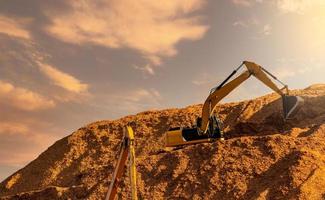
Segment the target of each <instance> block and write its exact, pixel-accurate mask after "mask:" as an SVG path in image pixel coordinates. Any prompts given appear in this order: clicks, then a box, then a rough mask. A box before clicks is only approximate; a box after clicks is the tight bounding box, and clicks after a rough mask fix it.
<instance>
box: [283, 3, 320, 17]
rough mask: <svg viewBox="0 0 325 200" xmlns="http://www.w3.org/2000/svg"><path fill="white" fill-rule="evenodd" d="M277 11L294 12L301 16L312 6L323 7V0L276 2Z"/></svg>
mask: <svg viewBox="0 0 325 200" xmlns="http://www.w3.org/2000/svg"><path fill="white" fill-rule="evenodd" d="M277 5H278V7H279V9H281V10H283V11H284V12H295V13H300V14H303V13H304V12H305V11H306V10H307V9H309V8H311V7H313V6H319V5H323V6H324V5H325V1H324V0H278V1H277Z"/></svg>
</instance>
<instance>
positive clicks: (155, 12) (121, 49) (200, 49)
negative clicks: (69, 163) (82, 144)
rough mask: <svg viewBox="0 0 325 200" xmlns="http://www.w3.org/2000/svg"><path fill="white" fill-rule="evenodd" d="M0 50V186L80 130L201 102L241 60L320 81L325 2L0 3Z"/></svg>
mask: <svg viewBox="0 0 325 200" xmlns="http://www.w3.org/2000/svg"><path fill="white" fill-rule="evenodd" d="M0 51H1V52H0V180H3V179H4V178H6V177H7V176H9V175H10V174H11V173H13V172H14V171H15V170H17V169H19V168H21V167H23V166H24V165H26V164H27V163H28V162H30V161H31V160H33V159H34V158H36V157H37V156H38V155H39V154H40V153H41V152H43V151H44V150H46V148H47V147H48V146H50V145H51V144H53V143H54V142H55V141H56V140H58V139H60V138H62V137H64V136H66V135H69V134H71V133H72V132H73V131H74V130H76V129H78V128H79V127H81V126H84V125H86V124H87V123H90V122H93V121H97V120H103V119H117V118H119V117H122V116H125V115H129V114H135V113H137V112H140V111H145V110H149V109H150V110H151V109H163V108H171V107H185V106H187V105H191V104H197V103H202V102H203V101H204V99H205V98H206V96H207V95H208V93H209V89H210V88H212V87H214V86H215V85H217V84H218V83H220V81H222V80H223V79H224V78H225V77H226V76H227V75H228V74H229V73H231V71H232V70H233V69H234V68H236V67H237V66H239V65H240V64H241V62H242V61H243V60H251V61H255V62H256V63H258V64H260V65H262V66H264V67H265V68H267V69H268V70H269V71H271V72H273V74H275V75H277V76H278V78H280V79H281V80H283V81H284V82H285V83H287V84H288V85H289V87H290V88H294V89H296V88H305V87H307V86H308V85H311V84H313V83H322V82H325V78H324V74H325V56H324V53H325V1H323V0H268V1H267V0H165V1H152V0H138V1H134V0H82V1H74V0H57V1H50V0H29V1H25V0H7V1H5V0H1V1H0ZM268 92H271V91H270V90H269V89H268V88H266V87H265V86H264V85H262V84H261V83H260V82H258V81H257V80H256V79H254V78H252V79H250V80H249V81H247V82H246V83H244V84H243V85H242V86H241V87H239V88H238V89H237V90H236V91H234V92H233V93H232V94H231V95H230V96H229V97H227V99H225V100H224V101H240V100H243V99H248V98H253V97H256V96H259V95H263V94H265V93H268Z"/></svg>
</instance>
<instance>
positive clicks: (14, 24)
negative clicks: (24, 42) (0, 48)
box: [0, 15, 31, 39]
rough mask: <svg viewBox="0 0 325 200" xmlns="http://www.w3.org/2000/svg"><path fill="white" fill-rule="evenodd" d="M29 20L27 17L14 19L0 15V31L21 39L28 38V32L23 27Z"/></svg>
mask: <svg viewBox="0 0 325 200" xmlns="http://www.w3.org/2000/svg"><path fill="white" fill-rule="evenodd" d="M29 21H30V20H27V19H15V18H9V17H6V16H3V15H0V27H1V28H0V33H4V34H7V35H9V36H13V37H19V38H23V39H30V37H31V36H30V33H29V31H28V30H26V29H25V26H26V24H27V23H28V22H29Z"/></svg>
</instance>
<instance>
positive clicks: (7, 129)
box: [0, 121, 30, 135]
mask: <svg viewBox="0 0 325 200" xmlns="http://www.w3.org/2000/svg"><path fill="white" fill-rule="evenodd" d="M28 131H30V130H29V128H28V127H27V126H26V125H25V124H21V123H15V122H4V121H0V135H11V134H26V133H27V132H28Z"/></svg>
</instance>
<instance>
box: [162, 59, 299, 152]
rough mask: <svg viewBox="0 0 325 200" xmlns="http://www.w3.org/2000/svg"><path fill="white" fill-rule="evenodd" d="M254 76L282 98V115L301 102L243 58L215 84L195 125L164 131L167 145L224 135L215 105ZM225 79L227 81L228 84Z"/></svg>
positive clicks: (288, 116) (201, 140)
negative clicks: (242, 60)
mask: <svg viewBox="0 0 325 200" xmlns="http://www.w3.org/2000/svg"><path fill="white" fill-rule="evenodd" d="M244 65H245V66H246V68H247V70H246V71H244V72H243V73H242V74H240V75H239V76H238V77H236V78H235V79H233V80H231V81H230V82H228V81H229V80H230V79H231V78H232V77H233V76H234V75H235V74H236V73H237V71H238V70H239V69H240V68H241V67H242V66H244ZM252 75H253V76H255V77H256V78H257V79H258V80H260V81H261V82H262V83H264V84H265V85H266V86H268V87H269V88H271V89H272V90H273V91H275V92H276V93H278V94H279V95H280V96H281V97H282V102H283V113H284V118H285V119H288V118H290V117H291V116H293V115H294V114H295V112H296V111H297V110H298V107H299V106H298V105H301V104H302V103H303V99H302V98H301V97H298V96H289V90H288V86H287V85H285V84H283V83H282V82H281V81H279V80H278V79H277V78H276V77H275V76H274V75H272V74H271V73H270V72H268V71H267V70H266V69H264V68H263V67H261V66H260V65H257V64H256V63H254V62H249V61H244V62H243V63H242V64H241V65H240V66H239V67H238V68H237V69H235V70H234V71H233V72H232V73H231V74H230V75H229V76H228V77H227V78H226V79H225V80H224V81H223V82H222V83H221V84H220V85H219V86H218V87H216V88H213V89H212V90H211V92H210V95H209V96H208V97H207V99H206V101H205V102H204V104H203V108H202V116H201V118H198V120H197V125H196V127H195V128H181V127H178V128H173V129H170V130H169V131H167V133H166V136H165V137H166V138H165V139H166V146H167V147H173V146H179V145H186V144H195V143H202V142H210V141H213V140H215V139H218V138H222V137H223V132H222V130H221V127H220V123H219V120H218V119H217V118H216V116H213V112H214V110H215V108H216V106H217V104H218V103H219V102H220V101H221V100H222V99H223V98H225V97H226V96H227V95H228V94H229V93H230V92H232V91H233V90H234V89H235V88H237V87H238V86H239V85H240V84H241V83H243V82H244V81H246V80H247V79H248V78H249V77H250V76H252ZM269 77H271V78H273V79H274V80H276V81H278V82H279V83H281V84H282V85H283V86H284V87H283V88H281V89H280V88H278V86H277V85H276V84H275V83H274V82H273V81H272V80H271V79H270V78H269ZM227 82H228V83H227Z"/></svg>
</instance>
